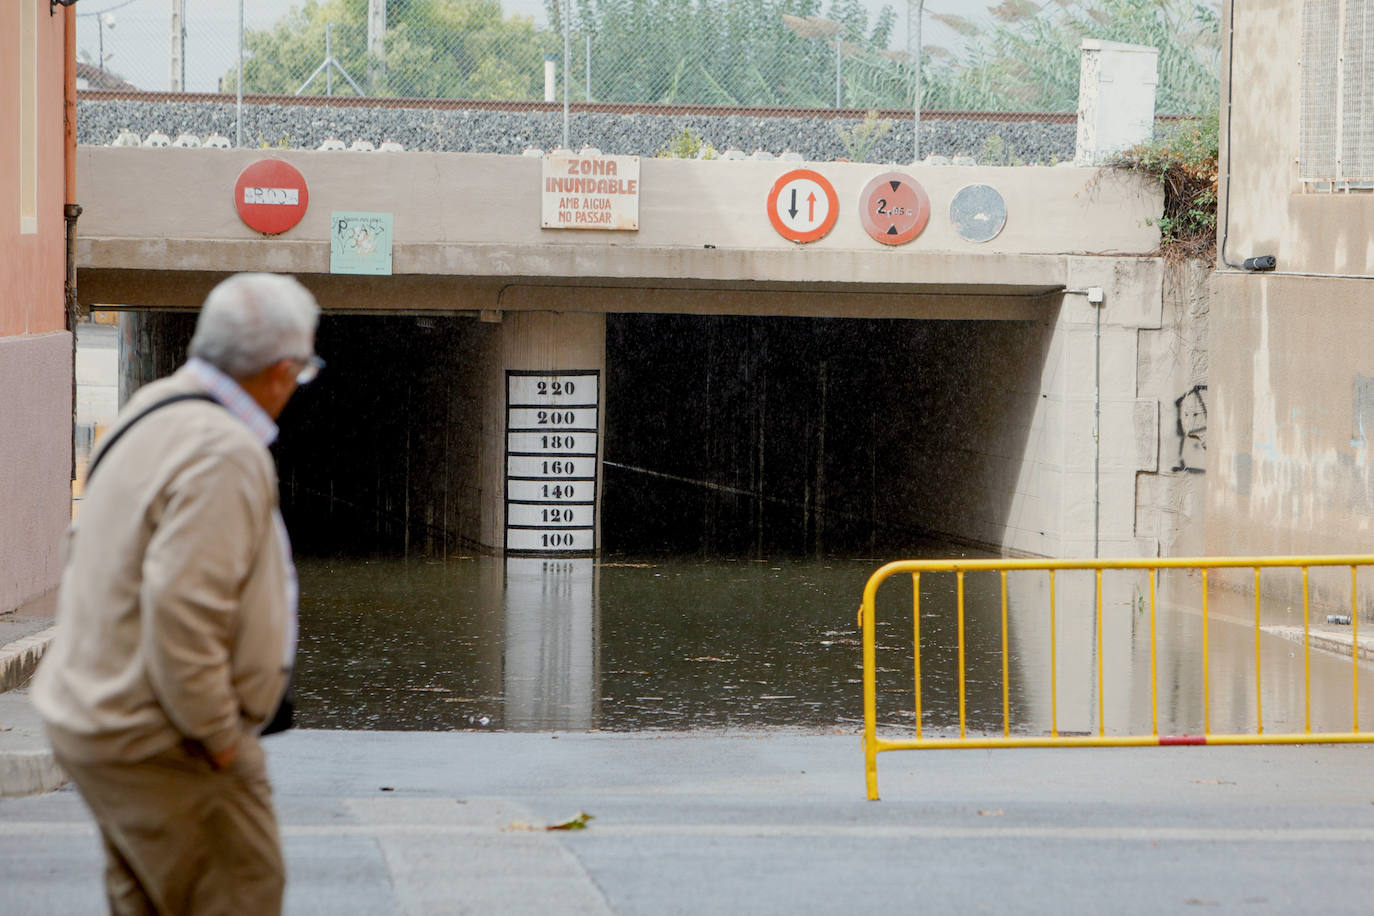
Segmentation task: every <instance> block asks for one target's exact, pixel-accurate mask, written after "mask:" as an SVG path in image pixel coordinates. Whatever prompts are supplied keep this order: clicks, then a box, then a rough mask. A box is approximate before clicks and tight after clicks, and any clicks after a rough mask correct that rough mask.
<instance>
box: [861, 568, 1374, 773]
mask: <svg viewBox="0 0 1374 916" xmlns="http://www.w3.org/2000/svg"><path fill="white" fill-rule="evenodd" d="M1342 566H1344V567H1349V568H1350V624H1351V627H1352V630H1351V651H1350V659H1351V671H1352V685H1353V687H1352V689H1353V703H1352V705H1353V719H1352V725H1351V730H1350V731H1348V732H1316V733H1314V732H1313V731H1312V709H1311V677H1312V673H1311V651H1312V640H1311V621H1310V613H1311V607H1310V605H1311V601H1310V591H1309V582H1308V570H1309V569H1310V568H1313V567H1342ZM1361 566H1374V556H1305V557H1304V556H1299V557H1224V558H1216V557H1211V558H1196V557H1194V558H1180V559H1162V558H1156V559H1144V560H998V559H988V560H900V561H897V562H894V563H888V564H887V565H886V566H883V567H882V568H880V569H879V570H877V571H876V572H875V573H873V575H872V576H871V577H870V578H869V580H868V584H867V585H866V586H865V587H864V596H863V604H862V605H861V606H860V608H859V623H860V626H861V627H862V629H863V669H864V671H863V689H864V734H863V746H864V765H865V775H866V779H867V784H868V797H869V799H871V800H876V799H877V798H878V764H877V755H878V754H879V753H880V752H882V751H895V750H915V749H932V748H994V747H1146V746H1161V745H1184V744H1233V745H1234V744H1316V743H1323V744H1327V743H1357V742H1364V743H1370V742H1374V732H1361V731H1360V726H1359V592H1358V578H1357V570H1358V569H1359V567H1361ZM1274 568H1288V569H1298V570H1300V571H1301V574H1302V622H1303V640H1302V646H1303V678H1304V702H1305V710H1304V730H1303V731H1302V732H1300V733H1289V734H1266V733H1265V732H1264V716H1263V706H1262V703H1263V701H1262V697H1261V690H1260V684H1261V680H1260V601H1261V592H1260V570H1262V569H1274ZM1180 569H1181V570H1196V571H1198V572H1199V573H1200V574H1201V580H1202V581H1201V616H1202V621H1201V625H1202V647H1201V648H1202V708H1203V729H1202V734H1196V735H1161V734H1159V699H1158V693H1159V689H1158V672H1157V669H1156V661H1157V659H1156V634H1155V628H1156V627H1155V603H1156V594H1155V585H1156V575H1157V573H1158V572H1159V571H1160V570H1180ZM1213 569H1253V570H1254V576H1255V579H1254V601H1255V722H1256V728H1255V731H1254V733H1241V734H1213V733H1212V731H1211V708H1210V707H1211V700H1210V688H1209V676H1208V665H1209V663H1210V659H1209V654H1210V647H1209V645H1208V614H1209V602H1208V592H1209V588H1208V572H1209V571H1210V570H1213ZM1063 570H1091V571H1093V572H1094V574H1095V578H1096V582H1095V586H1096V608H1095V613H1094V620H1095V633H1094V638H1095V641H1096V653H1095V654H1096V656H1097V666H1096V675H1097V691H1096V692H1097V734H1095V735H1092V734H1071V735H1066V734H1060V731H1059V708H1058V702H1059V687H1058V661H1057V659H1058V647H1057V645H1056V625H1055V616H1056V586H1055V573H1056V572H1060V571H1063ZM1104 570H1140V571H1145V572H1148V574H1149V576H1148V578H1149V611H1150V617H1149V628H1150V716H1151V727H1152V731H1151V733H1150V734H1148V735H1145V734H1126V735H1108V734H1106V726H1105V721H1104V720H1105V715H1106V710H1105V706H1104V699H1103V697H1104V689H1103V688H1104V685H1103V667H1102V665H1103V662H1102V657H1103V652H1102V649H1103V645H1102V623H1103V613H1102V573H1103V571H1104ZM979 571H991V572H997V573H999V574H1000V579H1001V640H1002V641H1001V653H1002V659H1001V660H1002V666H1001V674H1002V684H1001V687H1002V690H1001V698H1002V734H1001V735H978V736H972V737H970V736H969V735H968V734H967V725H966V722H967V710H966V708H965V698H966V692H967V691H966V684H965V657H964V656H965V631H964V628H965V620H964V598H965V596H964V587H965V582H964V577H965V574H966V573H969V572H979ZM1023 571H1030V572H1035V571H1041V572H1046V573H1048V575H1049V608H1048V610H1049V630H1050V634H1049V648H1050V672H1049V685H1050V733H1049V734H1048V735H1013V734H1011V716H1010V709H1011V703H1010V688H1009V684H1010V668H1009V650H1008V639H1007V607H1008V604H1007V573H1009V572H1023ZM923 573H953V574H954V576H955V580H956V591H955V600H956V606H957V620H956V626H957V632H958V695H959V737H958V738H952V737H949V738H929V737H925V736H924V734H923V726H922V709H921V575H922V574H923ZM901 574H910V575H911V577H912V594H913V601H912V636H913V649H914V656H913V657H914V664H913V668H914V673H915V685H914V686H915V704H914V706H915V709H914V712H915V720H916V721H915V733H916V734H915V737H914V738H906V739H891V738H880V737H878V734H877V725H878V723H877V717H878V714H877V642H876V627H877V613H876V601H877V594H878V588H879V586H880V585H882V583H883V582H884V581H886V580H887V579H888V578H890V577H892V576H895V575H901ZM1142 597H1143V596H1142Z"/></svg>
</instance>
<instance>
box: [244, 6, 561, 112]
mask: <svg viewBox="0 0 1374 916" xmlns="http://www.w3.org/2000/svg"><path fill="white" fill-rule="evenodd" d="M366 17H367V0H323V2H316V0H307V2H306V3H305V5H304V6H303V7H300V8H292V10H291V11H290V12H289V13H287V14H286V16H284V17H282V19H281V20H279V21H278V22H277V23H276V24H275V25H273V26H272V27H271V28H269V29H260V30H250V31H249V32H247V33H246V35H245V38H244V47H245V50H246V51H247V57H246V59H245V60H244V64H243V88H244V91H246V92H265V93H293V92H295V91H297V90H298V89H299V88H300V87H301V85H302V84H303V83H305V81H306V79H307V78H309V77H310V76H311V74H312V73H314V71H315V70H316V68H318V67H319V66H320V64H321V63H323V61H324V59H325V32H326V29H328V31H329V33H330V36H329V39H330V40H329V45H330V51H331V53H332V54H333V56H334V58H336V59H337V60H338V62H339V64H340V65H341V66H342V67H343V69H344V70H345V71H346V72H347V73H348V74H349V75H350V76H351V77H352V78H353V80H354V81H356V82H357V83H358V84H359V85H360V86H361V87H363V89H364V91H365V92H368V94H373V95H391V96H420V97H426V98H473V99H538V98H543V86H544V82H543V80H544V76H543V56H544V53H545V52H546V51H552V50H553V49H554V48H555V47H557V45H558V42H557V40H556V39H555V38H554V37H553V36H552V35H550V34H548V33H547V32H542V33H541V32H540V31H538V30H537V29H536V28H535V25H534V21H533V20H532V19H530V18H528V17H521V16H511V17H509V18H507V17H503V16H502V14H501V4H500V2H499V0H392V2H389V3H388V4H387V33H386V40H385V43H384V47H385V52H384V54H383V55H382V56H381V58H380V59H377V60H373V59H370V58H369V55H368V53H367V26H366ZM374 74H375V76H376V79H375V81H374V79H373V75H374ZM329 78H330V79H332V81H333V90H334V92H335V94H337V95H354V94H356V93H354V91H353V89H352V88H351V87H350V86H349V85H348V83H347V82H346V81H345V80H344V79H343V78H342V76H340V74H339V73H338V71H334V72H333V73H331V74H329ZM235 79H236V73H235V72H233V71H231V72H230V73H229V74H228V75H227V76H226V77H225V79H224V80H223V82H222V85H223V86H224V87H225V89H226V91H233V89H234V88H235ZM369 83H372V85H371V86H369ZM325 86H326V74H324V73H321V74H319V75H318V76H317V77H316V78H315V79H314V80H313V81H312V82H311V83H310V86H309V88H307V89H306V93H307V94H313V95H322V94H324V92H325V91H326V90H325Z"/></svg>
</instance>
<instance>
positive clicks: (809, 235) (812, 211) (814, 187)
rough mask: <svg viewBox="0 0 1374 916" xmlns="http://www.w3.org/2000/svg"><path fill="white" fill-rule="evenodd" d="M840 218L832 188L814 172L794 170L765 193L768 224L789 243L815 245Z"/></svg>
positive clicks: (784, 175)
mask: <svg viewBox="0 0 1374 916" xmlns="http://www.w3.org/2000/svg"><path fill="white" fill-rule="evenodd" d="M839 215H840V199H839V197H838V196H837V195H836V194H835V186H834V185H832V184H831V183H830V182H829V180H827V179H826V177H825V176H824V175H822V174H821V173H820V172H817V171H815V170H813V169H793V170H792V171H790V172H786V173H784V174H783V175H782V176H781V177H780V178H779V179H778V180H777V181H775V182H773V189H772V190H771V191H769V192H768V221H769V222H771V223H772V224H773V228H774V229H776V230H777V231H778V235H780V236H782V237H783V238H785V239H787V240H789V241H792V242H814V241H816V239H818V238H821V237H822V236H824V235H825V234H826V233H827V232H829V231H830V229H831V227H833V226H834V225H835V220H836V219H838V218H839Z"/></svg>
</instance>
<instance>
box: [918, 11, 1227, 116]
mask: <svg viewBox="0 0 1374 916" xmlns="http://www.w3.org/2000/svg"><path fill="white" fill-rule="evenodd" d="M989 11H990V12H991V13H992V14H993V16H994V17H995V19H996V20H997V21H996V24H995V25H994V26H993V27H992V28H990V29H986V30H985V29H981V28H979V27H977V26H973V25H971V24H970V23H969V22H968V21H967V20H964V19H961V18H960V17H957V16H945V15H936V16H935V18H936V19H938V20H939V21H941V22H944V23H945V24H946V25H949V26H950V27H952V28H954V29H955V30H956V31H959V32H960V33H961V34H963V35H964V36H965V38H966V39H967V41H968V45H967V50H966V52H965V53H964V54H963V55H962V56H961V57H957V58H943V59H940V58H937V59H935V60H933V61H931V62H930V63H929V64H927V65H926V66H925V67H923V68H922V76H923V80H922V92H921V100H922V106H923V107H925V108H950V109H965V110H982V111H988V110H1004V111H1073V110H1075V109H1076V108H1077V104H1078V62H1079V45H1080V44H1081V42H1082V41H1083V39H1085V38H1100V39H1103V40H1106V41H1120V42H1126V43H1128V44H1138V45H1149V46H1151V47H1154V48H1158V49H1159V83H1158V85H1157V87H1156V96H1155V98H1156V101H1155V107H1156V109H1157V110H1158V111H1159V112H1160V113H1162V114H1200V113H1203V112H1206V111H1209V110H1211V109H1212V108H1215V107H1216V105H1217V97H1218V93H1219V82H1218V73H1219V69H1220V59H1221V57H1220V54H1221V44H1220V28H1219V27H1220V20H1219V18H1218V15H1217V12H1216V10H1215V9H1214V8H1212V7H1210V6H1206V5H1203V4H1202V3H1198V2H1196V0H1054V3H1053V4H1047V5H1045V6H1040V5H1037V4H1036V3H1034V2H1032V0H1003V2H1002V3H1000V4H999V5H998V6H994V7H989Z"/></svg>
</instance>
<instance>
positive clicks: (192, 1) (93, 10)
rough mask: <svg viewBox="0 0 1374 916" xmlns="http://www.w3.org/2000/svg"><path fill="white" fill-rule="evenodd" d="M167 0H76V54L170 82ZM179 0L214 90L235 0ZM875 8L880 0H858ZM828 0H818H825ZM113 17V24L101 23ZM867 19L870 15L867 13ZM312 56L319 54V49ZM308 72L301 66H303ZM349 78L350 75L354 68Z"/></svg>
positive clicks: (147, 84) (194, 71) (982, 12)
mask: <svg viewBox="0 0 1374 916" xmlns="http://www.w3.org/2000/svg"><path fill="white" fill-rule="evenodd" d="M172 2H174V0H83V2H82V3H80V4H79V5H78V6H77V18H76V23H77V26H76V36H77V42H76V43H77V52H78V55H79V57H80V59H81V60H85V61H88V62H89V63H92V64H96V65H98V59H99V57H100V56H101V54H102V49H103V54H104V56H105V58H106V61H105V67H106V69H108V70H110V71H112V72H114V73H116V74H118V75H119V76H121V77H123V78H124V79H126V80H128V81H129V82H131V83H133V84H134V85H135V86H138V87H139V88H140V89H148V90H166V89H168V88H169V87H170V85H171V83H170V79H171V76H170V73H169V66H168V63H167V57H168V44H169V42H168V19H169V13H170V9H171V3H172ZM184 2H185V3H186V32H187V34H186V89H187V91H189V92H215V91H217V89H218V85H217V83H218V80H219V78H220V77H221V76H222V75H224V74H225V73H227V72H228V71H229V69H230V68H231V67H232V66H233V65H234V52H235V47H236V42H235V36H234V31H235V28H236V27H237V23H238V2H237V0H184ZM303 2H304V0H243V3H244V21H245V23H246V25H247V27H248V28H250V29H251V28H265V27H267V26H270V25H272V24H273V23H274V22H276V21H277V20H278V19H280V18H281V17H282V16H283V15H284V14H285V13H286V12H287V11H288V10H290V9H291V7H292V6H301V5H303ZM863 2H864V4H865V5H866V6H868V7H869V8H870V9H871V10H872V15H873V16H876V15H877V12H878V10H880V9H881V8H882V7H883V5H884V3H883V2H882V0H863ZM828 5H829V3H828V0H827V2H826V3H824V4H823V6H828ZM890 5H891V6H892V7H893V9H894V10H895V11H896V12H897V26H896V29H895V30H894V35H893V45H894V47H905V43H906V28H907V13H906V7H907V0H892V2H891V3H890ZM990 5H992V3H991V2H990V0H926V4H925V6H926V14H927V15H926V17H925V26H924V31H923V34H922V44H926V45H931V44H942V45H945V46H947V47H957V45H958V37H957V35H956V34H955V33H954V32H953V31H951V30H950V29H949V28H947V27H946V26H944V25H942V24H940V23H939V22H937V21H936V20H934V19H932V18H931V17H930V15H929V14H930V13H931V12H939V13H953V14H956V15H960V16H964V17H966V18H969V19H972V20H974V21H978V22H986V21H988V20H989V19H990V17H989V16H988V14H987V8H988V6H990ZM501 7H502V9H503V11H504V12H505V13H506V15H512V14H519V15H527V16H532V17H534V19H535V21H536V22H537V23H543V22H545V21H547V17H546V15H545V13H544V3H543V0H501ZM110 17H113V25H110V24H108V23H109V21H110ZM870 21H872V20H871V19H870ZM102 22H103V23H105V24H104V25H101V24H100V23H102ZM320 59H321V60H323V59H324V52H323V49H321V52H320ZM307 75H308V74H307ZM355 78H357V77H356V75H355Z"/></svg>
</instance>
